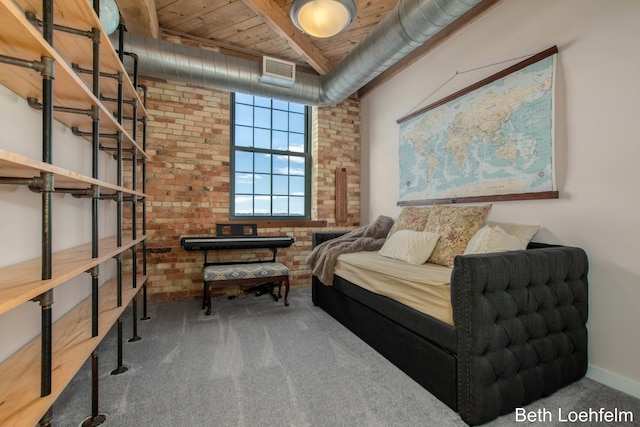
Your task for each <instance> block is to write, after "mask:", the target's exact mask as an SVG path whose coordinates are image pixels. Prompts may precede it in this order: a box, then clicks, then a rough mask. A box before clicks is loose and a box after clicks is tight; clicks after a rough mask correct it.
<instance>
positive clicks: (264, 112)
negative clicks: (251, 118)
mask: <svg viewBox="0 0 640 427" xmlns="http://www.w3.org/2000/svg"><path fill="white" fill-rule="evenodd" d="M254 126H256V127H259V128H270V127H271V110H270V109H268V108H258V107H256V109H255V125H254Z"/></svg>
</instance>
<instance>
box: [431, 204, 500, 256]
mask: <svg viewBox="0 0 640 427" xmlns="http://www.w3.org/2000/svg"><path fill="white" fill-rule="evenodd" d="M490 209H491V205H483V206H465V207H459V206H449V205H447V206H443V205H436V206H434V207H433V208H431V213H430V214H429V221H427V226H426V227H425V230H424V231H429V232H432V233H439V234H440V239H439V240H438V243H437V244H436V247H435V248H434V249H433V253H432V254H431V257H429V262H431V263H433V264H440V265H444V266H446V267H453V259H454V258H455V257H456V256H458V255H462V254H463V253H464V250H465V249H466V247H467V244H468V243H469V240H470V239H471V237H473V235H474V234H476V232H477V231H478V230H479V229H480V228H481V227H482V226H483V225H484V222H485V219H486V218H487V215H488V214H489V210H490Z"/></svg>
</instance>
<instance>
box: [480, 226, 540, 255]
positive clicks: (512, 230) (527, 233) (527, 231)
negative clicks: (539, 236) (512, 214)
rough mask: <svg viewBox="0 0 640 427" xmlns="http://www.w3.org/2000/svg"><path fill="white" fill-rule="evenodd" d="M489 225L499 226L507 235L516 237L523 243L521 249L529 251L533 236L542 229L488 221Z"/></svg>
mask: <svg viewBox="0 0 640 427" xmlns="http://www.w3.org/2000/svg"><path fill="white" fill-rule="evenodd" d="M487 225H490V226H496V225H499V226H500V227H501V228H502V229H503V230H504V231H506V232H507V233H509V234H511V235H513V236H516V237H517V238H518V239H520V242H521V243H522V248H521V249H527V245H528V244H529V242H530V241H531V239H532V238H533V236H534V235H535V234H536V233H537V232H538V230H539V229H540V226H539V225H525V224H511V223H508V222H495V221H487Z"/></svg>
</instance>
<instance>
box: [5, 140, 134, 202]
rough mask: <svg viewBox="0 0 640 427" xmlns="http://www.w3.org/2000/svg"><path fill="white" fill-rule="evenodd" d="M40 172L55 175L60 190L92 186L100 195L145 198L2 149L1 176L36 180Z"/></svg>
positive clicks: (130, 191) (129, 190)
mask: <svg viewBox="0 0 640 427" xmlns="http://www.w3.org/2000/svg"><path fill="white" fill-rule="evenodd" d="M40 172H50V173H52V174H54V185H55V187H56V188H59V189H62V188H64V189H78V190H82V189H87V188H90V187H91V185H97V186H99V187H100V194H115V193H117V192H118V191H122V192H123V193H125V194H129V195H136V196H138V197H145V194H144V193H141V192H139V191H134V190H132V189H129V188H125V187H119V186H117V185H115V184H111V183H109V182H105V181H100V180H98V179H94V178H91V177H88V176H85V175H82V174H79V173H77V172H72V171H69V170H66V169H63V168H59V167H57V166H53V165H50V164H48V163H44V162H40V161H37V160H33V159H31V158H29V157H25V156H22V155H20V154H16V153H12V152H10V151H6V150H2V149H0V176H1V177H5V178H27V179H30V178H34V177H37V176H40Z"/></svg>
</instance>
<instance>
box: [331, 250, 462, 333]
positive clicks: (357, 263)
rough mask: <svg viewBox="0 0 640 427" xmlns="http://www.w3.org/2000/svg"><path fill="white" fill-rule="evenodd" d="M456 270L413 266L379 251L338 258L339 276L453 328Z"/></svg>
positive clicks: (436, 266) (428, 264)
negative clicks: (454, 273)
mask: <svg viewBox="0 0 640 427" xmlns="http://www.w3.org/2000/svg"><path fill="white" fill-rule="evenodd" d="M452 270H453V269H452V268H451V267H445V266H442V265H436V264H431V263H426V264H420V265H415V264H409V263H407V262H404V261H399V260H395V259H391V258H386V257H383V256H380V255H378V253H377V252H355V253H350V254H342V255H340V256H339V257H338V261H337V263H336V267H335V274H337V275H338V276H340V277H342V278H343V279H346V280H348V281H349V282H351V283H353V284H355V285H358V286H360V287H362V288H364V289H367V290H368V291H371V292H374V293H376V294H379V295H384V296H386V297H388V298H391V299H393V300H395V301H398V302H400V303H402V304H404V305H407V306H409V307H411V308H413V309H415V310H418V311H420V312H422V313H425V314H428V315H430V316H432V317H435V318H436V319H439V320H441V321H443V322H445V323H447V324H449V325H453V314H452V309H451V288H450V283H451V271H452Z"/></svg>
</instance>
